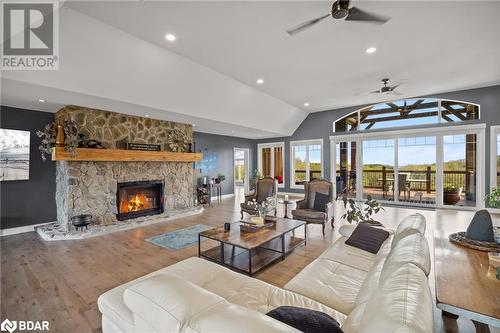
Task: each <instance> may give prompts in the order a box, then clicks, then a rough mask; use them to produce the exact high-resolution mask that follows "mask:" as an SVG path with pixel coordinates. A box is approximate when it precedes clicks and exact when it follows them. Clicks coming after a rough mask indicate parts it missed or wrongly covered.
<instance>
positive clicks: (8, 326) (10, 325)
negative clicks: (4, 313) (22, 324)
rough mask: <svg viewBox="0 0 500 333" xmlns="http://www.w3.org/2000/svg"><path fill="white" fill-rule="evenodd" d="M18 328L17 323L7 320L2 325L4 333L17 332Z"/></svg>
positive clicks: (0, 327)
mask: <svg viewBox="0 0 500 333" xmlns="http://www.w3.org/2000/svg"><path fill="white" fill-rule="evenodd" d="M16 328H17V322H16V321H10V320H9V319H5V320H4V321H3V322H2V324H1V325H0V329H1V330H2V332H4V331H9V332H10V333H12V332H14V331H15V330H16Z"/></svg>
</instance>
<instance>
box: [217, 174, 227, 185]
mask: <svg viewBox="0 0 500 333" xmlns="http://www.w3.org/2000/svg"><path fill="white" fill-rule="evenodd" d="M225 180H226V176H224V175H223V174H221V173H219V174H218V175H217V178H215V182H216V183H221V182H223V181H225Z"/></svg>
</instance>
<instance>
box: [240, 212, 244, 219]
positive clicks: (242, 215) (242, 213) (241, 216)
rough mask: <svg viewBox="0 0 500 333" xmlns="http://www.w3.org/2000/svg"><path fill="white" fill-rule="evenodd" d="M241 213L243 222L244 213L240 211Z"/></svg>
mask: <svg viewBox="0 0 500 333" xmlns="http://www.w3.org/2000/svg"><path fill="white" fill-rule="evenodd" d="M240 213H241V219H242V220H243V211H240Z"/></svg>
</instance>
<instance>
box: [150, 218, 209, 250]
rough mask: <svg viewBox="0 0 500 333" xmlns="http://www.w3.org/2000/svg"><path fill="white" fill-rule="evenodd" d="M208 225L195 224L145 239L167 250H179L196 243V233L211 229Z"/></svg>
mask: <svg viewBox="0 0 500 333" xmlns="http://www.w3.org/2000/svg"><path fill="white" fill-rule="evenodd" d="M211 228H212V227H209V226H208V225H203V224H196V225H193V226H192V227H189V228H184V229H179V230H175V231H171V232H167V233H164V234H161V235H158V236H153V237H149V238H146V239H145V240H146V241H148V242H150V243H153V244H155V245H158V246H161V247H163V248H165V249H169V250H180V249H183V248H185V247H189V246H193V245H195V244H197V243H198V233H199V232H201V231H204V230H207V229H211Z"/></svg>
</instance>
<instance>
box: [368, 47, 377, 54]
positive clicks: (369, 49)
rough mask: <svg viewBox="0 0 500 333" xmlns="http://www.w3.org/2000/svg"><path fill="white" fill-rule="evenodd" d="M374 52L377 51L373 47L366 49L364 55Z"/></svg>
mask: <svg viewBox="0 0 500 333" xmlns="http://www.w3.org/2000/svg"><path fill="white" fill-rule="evenodd" d="M375 51H377V49H376V48H374V47H369V48H367V49H366V53H368V54H372V53H375Z"/></svg>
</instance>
